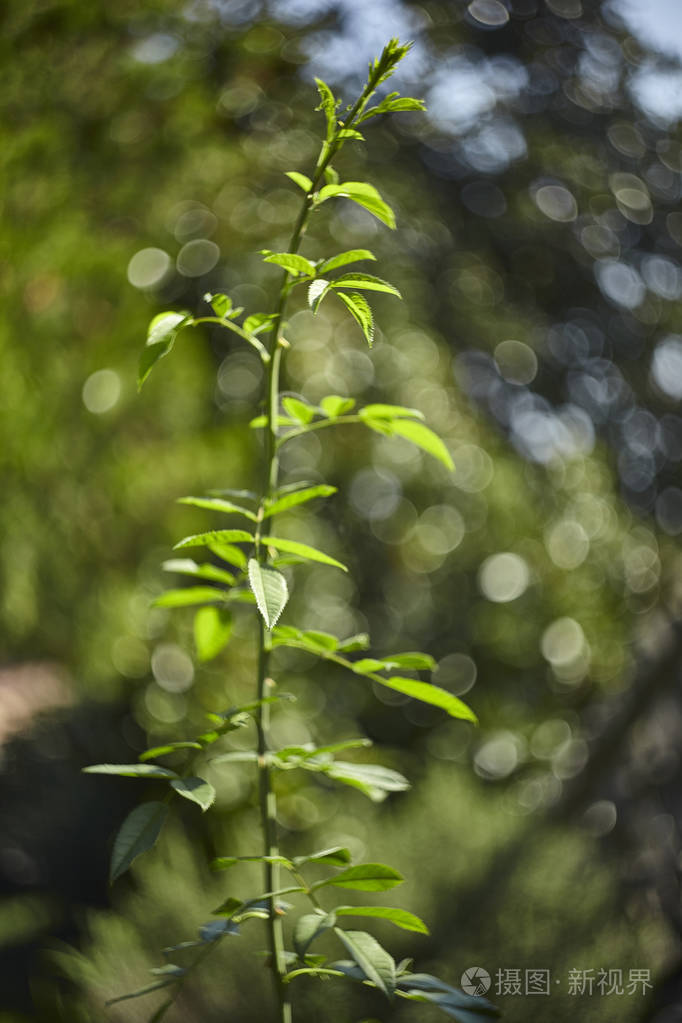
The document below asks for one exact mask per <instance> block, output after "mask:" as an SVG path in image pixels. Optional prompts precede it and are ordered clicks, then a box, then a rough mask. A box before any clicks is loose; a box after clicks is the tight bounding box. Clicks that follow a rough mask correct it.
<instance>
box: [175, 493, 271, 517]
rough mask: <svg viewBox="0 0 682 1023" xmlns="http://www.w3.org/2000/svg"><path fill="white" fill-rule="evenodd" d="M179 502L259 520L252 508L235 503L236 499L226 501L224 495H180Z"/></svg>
mask: <svg viewBox="0 0 682 1023" xmlns="http://www.w3.org/2000/svg"><path fill="white" fill-rule="evenodd" d="M178 504H191V505H194V506H195V507H196V508H206V509H207V510H208V511H217V512H225V513H226V514H232V513H235V514H238V515H245V516H246V518H247V519H251V521H252V522H256V521H257V519H256V516H255V515H254V513H253V512H252V511H251V509H250V508H244V507H243V506H242V505H241V504H235V503H234V501H226V500H225V499H224V498H222V497H179V498H178Z"/></svg>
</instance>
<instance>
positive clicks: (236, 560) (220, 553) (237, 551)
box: [207, 543, 249, 569]
mask: <svg viewBox="0 0 682 1023" xmlns="http://www.w3.org/2000/svg"><path fill="white" fill-rule="evenodd" d="M207 547H208V549H209V551H211V553H212V554H215V555H216V556H217V557H218V558H220V559H221V560H222V561H226V562H227V563H228V565H235V566H236V567H237V568H241V569H245V568H246V564H247V562H248V560H249V559H248V558H247V556H246V554H245V553H244V551H243V550H242V549H241V547H234V546H233V545H232V544H228V543H209V544H207Z"/></svg>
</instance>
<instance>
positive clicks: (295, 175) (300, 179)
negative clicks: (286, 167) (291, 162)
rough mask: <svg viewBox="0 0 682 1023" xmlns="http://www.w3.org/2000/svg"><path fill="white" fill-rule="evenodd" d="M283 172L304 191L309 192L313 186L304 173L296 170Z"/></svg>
mask: <svg viewBox="0 0 682 1023" xmlns="http://www.w3.org/2000/svg"><path fill="white" fill-rule="evenodd" d="M284 173H285V174H286V176H287V177H288V178H291V180H292V181H293V182H294V184H295V185H298V187H299V188H302V189H303V191H304V192H309V191H310V189H311V188H312V187H313V183H312V181H311V180H310V178H307V177H306V176H305V174H299V172H298V171H285V172H284Z"/></svg>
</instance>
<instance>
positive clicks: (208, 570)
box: [161, 548, 238, 586]
mask: <svg viewBox="0 0 682 1023" xmlns="http://www.w3.org/2000/svg"><path fill="white" fill-rule="evenodd" d="M237 549H238V548H235V550H237ZM161 568H162V569H163V570H164V572H178V573H179V574H180V575H191V576H194V577H196V578H197V579H213V580H214V581H215V582H219V583H227V585H228V586H231V585H232V584H233V583H234V581H235V577H234V576H233V575H232V573H231V572H226V571H225V569H224V568H218V566H217V565H212V564H211V563H210V562H208V563H206V564H205V565H198V564H197V563H196V561H193V560H192V559H191V558H169V560H168V561H164V562H163V563H162V565H161Z"/></svg>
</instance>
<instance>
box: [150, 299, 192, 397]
mask: <svg viewBox="0 0 682 1023" xmlns="http://www.w3.org/2000/svg"><path fill="white" fill-rule="evenodd" d="M191 322H192V316H191V314H190V313H185V312H183V313H178V312H165V313H159V314H158V315H157V316H155V317H154V319H153V320H152V321H151V323H150V324H149V329H148V331H147V340H146V342H145V347H144V348H143V349H142V353H141V355H140V365H139V369H138V376H137V386H138V389H139V388H141V387H142V385H143V383H144V382H145V380H146V379H147V377H148V376H149V374H150V373H151V371H152V368H153V366H154V365H155V364H156V363H157V362H158V361H159V359H162V358H163V356H164V355H168V353H169V352H170V350H171V348H172V347H173V345H174V343H175V339H176V337H177V336H178V334H179V332H180V331H181V330H182V328H183V327H185V326H188V325H189V324H190V323H191Z"/></svg>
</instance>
